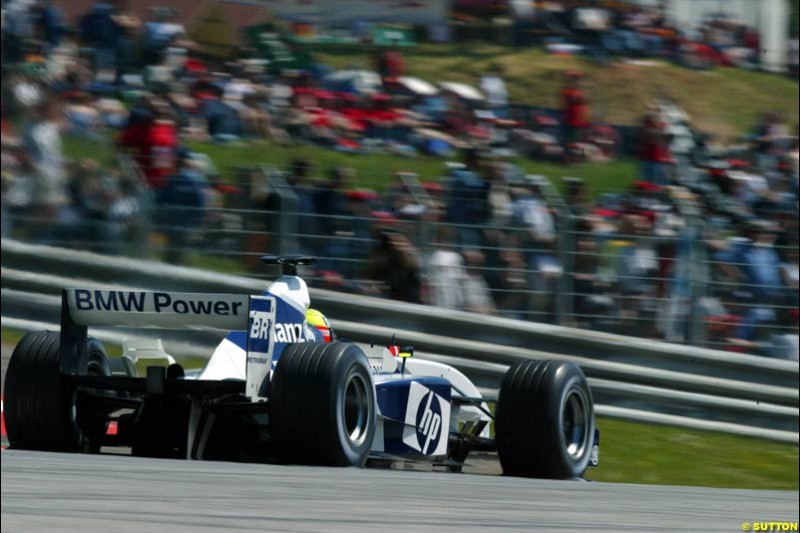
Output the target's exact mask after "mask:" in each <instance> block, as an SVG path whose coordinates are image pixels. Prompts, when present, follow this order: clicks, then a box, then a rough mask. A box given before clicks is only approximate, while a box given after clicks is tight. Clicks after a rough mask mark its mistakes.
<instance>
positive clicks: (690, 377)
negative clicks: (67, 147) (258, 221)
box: [2, 239, 800, 443]
mask: <svg viewBox="0 0 800 533" xmlns="http://www.w3.org/2000/svg"><path fill="white" fill-rule="evenodd" d="M78 285H80V286H88V287H126V288H131V287H136V288H146V289H151V290H154V289H169V290H173V291H181V290H185V291H206V292H233V293H258V292H260V291H262V290H263V289H264V287H265V285H266V283H265V281H263V280H254V279H251V278H243V277H238V276H230V275H223V274H217V273H212V272H207V271H201V270H197V269H189V268H184V267H175V266H170V265H164V264H161V263H157V262H151V261H140V260H131V259H124V258H114V257H107V256H100V255H95V254H91V253H87V252H79V251H74V250H65V249H60V248H51V247H44V246H35V245H29V244H24V243H20V242H16V241H12V240H7V239H6V240H3V241H2V287H3V289H2V306H3V307H2V308H3V325H4V326H5V327H12V326H13V327H25V328H33V327H41V326H42V325H49V326H50V327H53V326H54V325H56V324H58V313H59V309H60V307H59V306H60V299H59V296H58V295H59V291H60V289H61V288H62V287H64V286H78ZM312 301H313V302H314V305H315V306H316V307H318V308H320V309H323V310H324V312H325V313H326V314H327V315H328V316H329V318H330V319H331V320H332V322H333V324H334V327H335V328H336V329H337V331H338V332H339V334H340V335H341V336H343V337H345V338H349V339H351V340H353V341H357V342H363V343H369V342H378V343H380V342H383V341H385V340H386V339H389V338H391V336H392V335H397V337H398V339H400V340H401V341H402V342H404V343H409V344H413V345H414V346H415V348H416V349H417V352H418V354H419V356H420V357H429V358H431V359H434V360H439V361H442V362H445V363H448V364H452V365H454V366H456V367H457V368H459V369H461V370H462V371H463V372H465V373H466V374H467V375H468V376H469V377H470V378H471V379H473V380H474V381H475V382H476V384H478V385H479V386H481V387H484V388H490V389H495V388H497V387H498V386H499V382H500V379H501V378H502V375H503V373H504V372H505V369H507V368H508V366H509V365H510V364H513V363H514V362H516V361H519V360H522V359H530V358H559V359H569V360H573V361H576V362H578V363H579V364H580V365H581V367H582V368H583V369H584V371H585V372H586V374H587V376H588V377H589V379H590V384H591V386H592V390H593V393H594V395H595V398H596V401H597V403H598V413H599V414H601V415H608V416H616V417H622V418H628V419H633V420H639V421H642V422H650V423H665V424H673V425H679V426H685V427H695V428H705V429H712V430H718V431H726V432H730V433H735V434H741V435H750V436H760V437H765V438H770V439H774V440H779V441H784V442H793V443H797V442H798V413H799V411H798V406H799V405H800V396H799V395H798V383H799V380H798V374H799V371H798V366H797V365H796V364H794V363H791V362H787V361H780V360H774V359H769V358H763V357H755V356H749V355H744V354H737V355H736V356H735V357H732V356H731V354H729V353H726V352H719V351H715V350H707V349H703V348H697V347H690V346H681V345H675V344H668V343H662V342H655V341H650V340H643V339H635V338H630V337H622V336H618V335H613V334H606V333H599V332H592V331H584V330H577V329H573V328H566V327H562V326H556V325H550V324H539V323H533V322H524V321H518V320H511V319H506V318H502V317H486V316H481V315H476V314H473V313H465V312H462V311H456V310H442V309H436V308H433V307H430V306H424V305H418V304H410V303H405V302H395V301H390V300H382V299H376V298H373V297H369V296H361V295H349V296H343V295H342V294H341V293H335V292H330V291H325V290H319V289H312ZM101 333H102V334H103V335H108V336H109V337H108V338H115V339H117V340H118V339H119V338H120V337H121V336H126V335H131V334H133V332H129V331H126V330H125V329H122V330H120V329H117V328H113V329H110V330H103V331H101ZM136 334H138V335H141V334H148V333H147V332H142V331H139V332H138V333H136ZM217 341H218V335H217V336H215V335H214V334H209V333H208V332H190V333H185V332H184V333H177V332H175V333H173V332H169V333H167V335H166V338H165V342H166V344H167V346H168V348H169V349H170V350H172V351H173V352H175V353H176V354H183V355H193V356H208V355H210V353H211V348H212V347H213V346H214V344H215V343H216V342H217Z"/></svg>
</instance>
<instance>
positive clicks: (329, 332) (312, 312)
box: [306, 309, 336, 342]
mask: <svg viewBox="0 0 800 533" xmlns="http://www.w3.org/2000/svg"><path fill="white" fill-rule="evenodd" d="M306 322H308V323H309V324H310V325H312V326H314V327H315V328H317V329H318V330H319V331H320V332H321V333H322V338H323V339H324V340H325V342H331V341H332V340H334V339H335V338H336V334H335V333H334V332H333V328H332V327H331V324H330V322H328V319H327V318H325V315H323V314H322V313H320V312H319V311H317V310H316V309H309V310H308V311H306Z"/></svg>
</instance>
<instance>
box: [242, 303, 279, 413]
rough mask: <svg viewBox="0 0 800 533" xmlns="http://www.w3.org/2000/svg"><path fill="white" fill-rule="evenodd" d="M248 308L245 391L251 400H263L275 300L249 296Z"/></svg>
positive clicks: (267, 378) (272, 350)
mask: <svg viewBox="0 0 800 533" xmlns="http://www.w3.org/2000/svg"><path fill="white" fill-rule="evenodd" d="M249 308H250V312H249V322H248V327H247V383H246V391H247V395H248V396H249V397H251V398H264V397H266V395H267V391H266V390H265V389H264V386H265V385H264V384H265V383H269V371H270V367H271V363H272V355H273V352H274V346H275V338H274V335H273V334H272V329H273V327H274V326H273V325H274V323H275V298H273V297H271V296H251V297H250V305H249Z"/></svg>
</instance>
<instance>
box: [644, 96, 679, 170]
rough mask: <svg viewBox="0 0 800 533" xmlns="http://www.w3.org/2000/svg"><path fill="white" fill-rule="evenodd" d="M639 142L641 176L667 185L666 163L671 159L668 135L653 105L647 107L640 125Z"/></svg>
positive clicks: (667, 168) (667, 167)
mask: <svg viewBox="0 0 800 533" xmlns="http://www.w3.org/2000/svg"><path fill="white" fill-rule="evenodd" d="M640 142H641V154H640V157H641V161H642V175H643V178H644V179H645V180H646V181H648V182H649V183H653V184H655V185H668V184H669V182H670V178H669V166H668V165H669V163H670V162H671V159H672V158H671V156H670V153H669V135H668V134H667V131H666V124H664V122H663V121H662V120H661V117H660V115H659V111H658V107H656V106H655V105H651V106H649V107H648V108H647V113H646V114H645V117H644V120H643V121H642V125H641V135H640Z"/></svg>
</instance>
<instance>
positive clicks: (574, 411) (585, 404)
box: [561, 389, 591, 460]
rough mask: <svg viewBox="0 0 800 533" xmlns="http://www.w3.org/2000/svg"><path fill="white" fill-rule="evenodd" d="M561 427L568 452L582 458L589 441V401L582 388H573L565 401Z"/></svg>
mask: <svg viewBox="0 0 800 533" xmlns="http://www.w3.org/2000/svg"><path fill="white" fill-rule="evenodd" d="M563 405H564V407H563V414H562V417H561V420H562V422H561V427H562V431H563V433H564V444H565V445H566V449H567V453H568V454H569V456H570V457H571V458H572V459H573V460H580V459H581V458H582V457H583V456H584V454H585V453H586V449H587V447H588V442H589V429H590V428H589V425H590V423H591V420H590V418H589V401H588V399H587V398H586V394H585V393H584V392H583V391H582V390H580V389H571V390H570V391H569V392H568V393H567V398H566V401H565V402H564V404H563Z"/></svg>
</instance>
